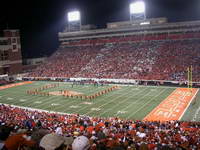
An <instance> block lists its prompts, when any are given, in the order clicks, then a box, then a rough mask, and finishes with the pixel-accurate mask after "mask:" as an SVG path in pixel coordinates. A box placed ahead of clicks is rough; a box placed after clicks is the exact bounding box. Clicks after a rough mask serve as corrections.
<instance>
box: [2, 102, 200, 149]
mask: <svg viewBox="0 0 200 150" xmlns="http://www.w3.org/2000/svg"><path fill="white" fill-rule="evenodd" d="M199 134H200V123H198V122H180V121H169V122H146V121H131V120H123V119H119V118H107V119H105V118H95V117H87V116H80V115H78V114H76V115H67V114H57V113H48V112H42V111H37V110H28V109H22V108H17V107H11V106H8V105H0V149H1V147H4V148H3V149H7V150H17V149H19V147H24V146H25V147H26V148H27V147H28V148H29V149H36V150H38V149H41V150H42V149H45V150H54V149H55V150H61V149H63V148H64V147H65V149H68V150H71V149H72V150H161V149H166V150H170V149H173V150H175V149H177V150H179V149H185V150H195V149H200V137H199Z"/></svg>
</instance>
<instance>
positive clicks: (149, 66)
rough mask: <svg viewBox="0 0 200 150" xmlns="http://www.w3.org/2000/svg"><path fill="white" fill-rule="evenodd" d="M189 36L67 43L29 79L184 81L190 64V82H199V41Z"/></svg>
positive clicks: (31, 74)
mask: <svg viewBox="0 0 200 150" xmlns="http://www.w3.org/2000/svg"><path fill="white" fill-rule="evenodd" d="M193 34H194V35H193V36H192V34H191V33H190V34H189V35H190V36H189V35H187V36H186V35H182V36H180V35H173V37H176V38H177V37H178V38H177V39H176V40H174V39H173V40H172V39H171V40H169V39H168V40H157V41H154V40H150V39H152V38H149V40H141V41H135V42H130V41H129V40H124V39H123V38H121V39H123V42H105V41H104V42H105V43H102V44H90V45H77V44H75V45H73V44H72V45H70V44H69V43H68V46H65V48H60V49H59V50H58V51H56V52H55V53H54V54H53V55H52V56H51V57H50V58H49V59H48V60H47V61H46V63H45V64H43V65H41V66H39V67H38V68H37V69H36V70H34V71H33V72H32V73H30V74H29V76H31V77H67V78H69V77H83V78H114V79H140V80H176V81H185V80H187V68H188V67H189V66H191V65H192V66H193V80H194V81H200V61H199V60H200V39H199V38H191V37H196V36H197V35H198V34H199V33H196V34H197V35H196V34H195V33H193ZM152 36H153V35H151V37H152ZM155 37H157V35H155ZM186 37H187V38H186ZM119 39H120V37H119ZM99 40H101V39H99ZM83 41H84V40H83ZM83 41H80V42H83ZM102 41H103V40H102Z"/></svg>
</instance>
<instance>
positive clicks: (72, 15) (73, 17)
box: [67, 11, 81, 22]
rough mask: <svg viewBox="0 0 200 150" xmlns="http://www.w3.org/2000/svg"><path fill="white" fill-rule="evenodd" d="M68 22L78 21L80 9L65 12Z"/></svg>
mask: <svg viewBox="0 0 200 150" xmlns="http://www.w3.org/2000/svg"><path fill="white" fill-rule="evenodd" d="M67 18H68V22H76V21H80V18H81V15H80V11H71V12H68V14H67Z"/></svg>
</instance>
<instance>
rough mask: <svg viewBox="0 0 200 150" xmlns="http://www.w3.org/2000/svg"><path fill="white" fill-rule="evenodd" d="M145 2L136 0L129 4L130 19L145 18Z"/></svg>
mask: <svg viewBox="0 0 200 150" xmlns="http://www.w3.org/2000/svg"><path fill="white" fill-rule="evenodd" d="M145 19H146V15H145V3H144V1H142V0H137V1H135V2H133V3H131V4H130V20H131V21H134V20H145Z"/></svg>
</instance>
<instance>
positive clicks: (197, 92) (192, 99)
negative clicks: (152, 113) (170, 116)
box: [178, 89, 199, 120]
mask: <svg viewBox="0 0 200 150" xmlns="http://www.w3.org/2000/svg"><path fill="white" fill-rule="evenodd" d="M198 92H199V89H198V90H197V91H196V93H195V94H194V95H193V97H192V99H191V100H190V102H189V103H188V105H187V107H186V108H185V110H184V111H183V113H182V115H181V116H180V117H179V119H178V120H181V118H182V117H183V115H184V114H185V112H186V110H187V109H188V107H189V106H190V104H191V103H192V101H193V100H194V98H195V97H196V95H197V93H198Z"/></svg>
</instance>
